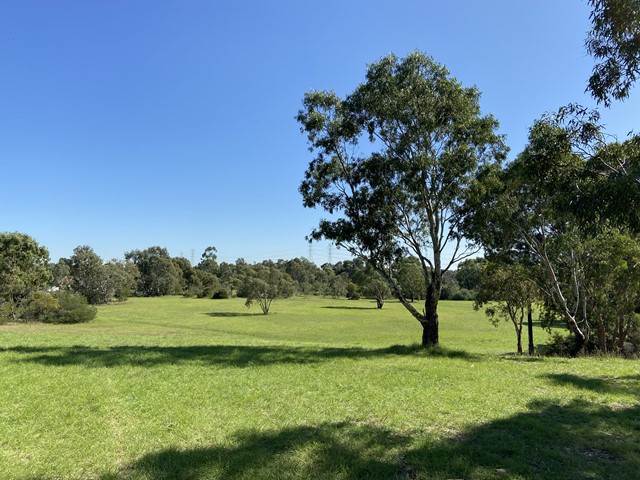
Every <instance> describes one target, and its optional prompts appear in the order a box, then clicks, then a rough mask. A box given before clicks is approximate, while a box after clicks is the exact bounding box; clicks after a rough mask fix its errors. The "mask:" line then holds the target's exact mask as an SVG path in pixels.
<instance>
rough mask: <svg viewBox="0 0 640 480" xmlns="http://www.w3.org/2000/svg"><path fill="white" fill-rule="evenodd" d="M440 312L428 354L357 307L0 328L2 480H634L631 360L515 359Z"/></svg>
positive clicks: (398, 317)
mask: <svg viewBox="0 0 640 480" xmlns="http://www.w3.org/2000/svg"><path fill="white" fill-rule="evenodd" d="M440 311H441V314H440V319H441V332H440V338H441V343H442V347H441V348H439V349H436V350H433V351H423V350H421V349H420V348H417V347H416V346H415V342H417V341H419V339H420V327H419V325H418V324H417V322H416V321H415V320H413V319H412V318H411V317H410V316H409V315H408V314H407V313H406V312H405V311H404V310H403V308H402V307H401V306H400V305H399V304H397V303H394V302H388V303H387V304H385V307H384V308H383V309H382V310H377V309H376V308H375V303H372V302H368V301H364V300H362V301H358V302H352V301H342V300H333V299H322V298H305V299H299V298H296V299H289V300H286V301H277V302H275V303H274V304H273V306H272V314H270V315H268V316H263V315H261V314H260V315H259V314H258V312H257V309H253V310H247V309H246V308H245V307H244V305H243V302H242V300H239V299H232V300H198V299H183V298H179V297H166V298H156V299H132V300H130V301H129V302H127V303H124V304H120V305H111V306H106V307H101V308H100V310H99V313H98V317H97V319H96V320H94V321H93V322H90V323H87V324H81V325H36V324H31V325H4V326H0V478H2V479H19V480H23V479H24V480H26V479H30V480H35V479H58V478H59V479H101V480H109V479H111V480H113V479H166V480H169V479H182V480H187V479H214V478H220V479H226V478H247V479H249V478H274V479H276V478H277V479H285V478H310V479H311V478H313V479H315V478H327V479H335V478H338V479H347V478H380V479H387V478H399V479H402V478H407V479H416V478H424V479H427V478H428V479H431V478H433V479H451V478H460V479H462V478H464V479H507V478H509V479H527V480H528V479H583V478H594V479H603V478H605V479H606V478H610V479H625V478H628V479H634V478H635V479H637V478H640V473H638V472H640V362H638V361H625V360H621V359H616V358H578V359H572V360H569V359H562V358H532V359H530V358H526V357H517V356H514V355H512V354H510V353H509V352H513V351H514V350H515V338H514V333H513V329H512V328H511V327H510V326H509V325H507V324H503V325H501V326H500V327H499V328H497V329H496V328H494V327H492V326H491V325H490V324H489V322H488V321H487V320H485V318H484V315H483V314H482V313H481V312H474V311H473V309H472V308H471V304H470V303H469V302H442V303H441V310H440ZM535 333H536V335H537V336H538V339H537V340H538V341H543V340H544V339H545V338H546V335H545V334H544V332H543V331H542V330H541V329H539V328H537V329H536V332H535Z"/></svg>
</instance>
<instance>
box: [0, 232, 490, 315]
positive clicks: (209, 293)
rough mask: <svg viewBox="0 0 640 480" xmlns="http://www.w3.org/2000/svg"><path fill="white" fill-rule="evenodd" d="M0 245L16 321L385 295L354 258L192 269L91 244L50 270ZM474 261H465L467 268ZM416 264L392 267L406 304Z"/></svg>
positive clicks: (161, 255)
mask: <svg viewBox="0 0 640 480" xmlns="http://www.w3.org/2000/svg"><path fill="white" fill-rule="evenodd" d="M0 242H1V245H0V247H1V248H0V265H1V267H2V268H1V270H0V301H1V302H2V305H3V314H2V316H3V317H5V318H12V319H14V320H15V319H17V318H18V317H21V318H26V319H32V320H44V321H64V320H63V319H62V318H61V317H60V315H54V313H55V312H58V313H60V312H61V311H62V310H60V308H59V307H60V302H62V303H64V304H65V305H66V304H69V302H70V301H75V302H76V303H83V304H85V306H86V304H90V305H99V304H104V303H107V302H110V301H112V300H114V299H115V300H117V301H122V300H126V299H127V298H128V297H130V296H132V295H134V296H144V297H150V296H161V295H175V294H183V295H185V296H189V297H199V298H226V297H229V296H240V297H244V298H247V305H252V304H253V303H257V304H259V306H260V307H261V309H262V311H263V312H264V313H268V311H269V307H270V305H271V302H272V301H273V300H274V299H275V298H278V297H287V296H289V295H291V294H293V293H300V294H306V295H327V296H332V297H348V298H352V299H357V298H360V296H366V297H369V298H374V299H375V300H376V302H377V305H378V307H379V308H382V306H383V305H384V301H385V299H386V298H388V297H389V296H390V290H389V287H388V285H387V283H386V282H385V281H384V280H383V279H382V278H381V277H380V276H379V274H378V273H376V272H375V271H374V270H373V269H372V268H371V267H369V266H368V265H367V264H366V263H365V262H363V261H362V260H359V259H356V260H346V261H343V262H338V263H336V264H334V265H331V264H325V265H323V266H322V267H318V266H317V265H316V264H314V263H312V262H310V261H308V260H306V259H304V258H295V259H293V260H279V261H277V262H273V261H264V262H262V263H259V264H254V265H250V264H248V263H246V262H245V261H244V260H242V259H238V260H237V261H236V262H235V263H226V262H222V263H218V262H217V256H216V253H217V252H216V249H215V247H207V249H206V250H205V251H204V252H203V254H202V257H201V259H200V262H199V263H198V264H197V265H195V266H192V265H191V263H190V262H189V261H188V260H187V259H185V258H182V257H171V256H170V255H169V252H168V251H167V249H165V248H162V247H157V246H155V247H150V248H147V249H145V250H132V251H129V252H126V253H125V255H124V260H111V261H109V262H105V261H103V260H102V258H100V257H99V256H98V255H97V254H96V253H95V252H94V251H93V249H92V248H91V247H90V246H87V245H83V246H78V247H76V248H75V249H74V251H73V254H72V255H71V256H70V257H69V258H62V259H60V260H59V261H58V262H57V263H54V264H51V263H49V253H48V251H47V249H46V248H45V247H43V246H40V245H38V243H37V242H36V241H35V240H34V239H32V238H31V237H29V236H27V235H24V234H20V233H3V234H0ZM472 263H473V262H469V266H470V267H471V269H473V267H472V266H471V264H472ZM417 265H418V264H417V262H416V261H415V259H411V258H404V259H401V260H400V261H399V262H398V263H397V265H396V266H395V267H394V275H395V276H396V277H397V278H398V282H399V284H400V285H401V288H402V289H403V291H404V292H406V295H407V296H408V297H411V298H412V299H419V298H420V295H421V293H420V292H421V284H420V282H421V277H420V275H419V270H418V266H417ZM467 270H469V268H468V269H467ZM476 270H477V269H476ZM468 277H469V274H468V272H467V273H466V274H465V269H464V268H462V269H460V278H461V282H462V283H464V282H467V283H465V285H467V286H469V285H468V281H469V280H468ZM476 283H477V282H476ZM448 285H450V287H451V292H452V296H454V292H455V294H456V295H458V297H459V298H466V297H465V295H463V294H459V292H461V291H463V290H464V289H461V288H460V287H459V285H458V283H457V281H456V279H455V276H452V277H451V278H450V279H449V281H448ZM470 288H473V287H472V286H471V287H470ZM464 291H465V292H468V290H464ZM458 297H456V298H458ZM86 310H87V312H90V313H91V314H89V313H88V314H87V315H86V319H89V318H90V317H91V318H92V315H95V309H93V310H92V309H90V308H86ZM71 317H73V315H70V318H71ZM74 318H77V315H76V316H75V317H74ZM69 321H71V320H69Z"/></svg>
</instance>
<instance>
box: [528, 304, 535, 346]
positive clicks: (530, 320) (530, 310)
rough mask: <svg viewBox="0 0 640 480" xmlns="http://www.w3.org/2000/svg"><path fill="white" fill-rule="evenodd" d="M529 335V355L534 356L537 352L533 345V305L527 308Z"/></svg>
mask: <svg viewBox="0 0 640 480" xmlns="http://www.w3.org/2000/svg"><path fill="white" fill-rule="evenodd" d="M527 335H528V337H529V355H533V354H534V353H535V351H536V350H535V346H534V345H533V308H532V306H531V304H529V305H528V307H527Z"/></svg>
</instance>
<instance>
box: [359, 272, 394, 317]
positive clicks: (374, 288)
mask: <svg viewBox="0 0 640 480" xmlns="http://www.w3.org/2000/svg"><path fill="white" fill-rule="evenodd" d="M362 293H363V294H364V295H365V296H367V297H370V298H373V299H374V300H375V301H376V306H377V307H378V308H382V307H383V306H384V301H385V300H386V299H387V298H388V297H389V296H390V295H391V289H390V288H389V284H388V283H387V282H386V280H385V279H384V278H382V277H381V276H380V274H379V273H377V272H375V271H373V270H372V271H369V274H368V276H367V280H366V283H365V285H364V288H363V290H362Z"/></svg>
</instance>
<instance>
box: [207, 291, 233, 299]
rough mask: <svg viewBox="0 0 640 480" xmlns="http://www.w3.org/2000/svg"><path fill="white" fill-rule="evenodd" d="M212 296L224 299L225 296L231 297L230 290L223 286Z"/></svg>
mask: <svg viewBox="0 0 640 480" xmlns="http://www.w3.org/2000/svg"><path fill="white" fill-rule="evenodd" d="M211 298H214V299H216V300H223V299H225V298H229V292H228V291H227V289H226V288H221V289H220V290H216V291H215V293H214V294H213V297H211Z"/></svg>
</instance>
